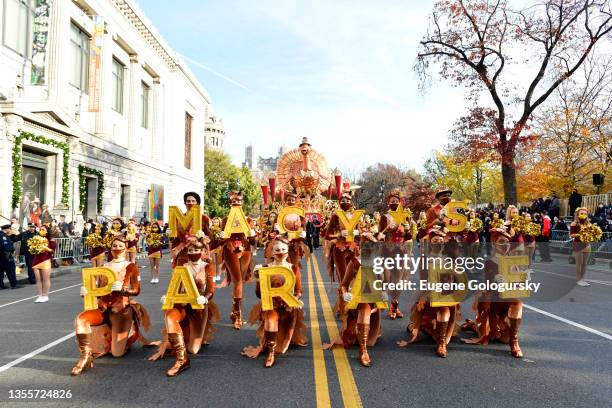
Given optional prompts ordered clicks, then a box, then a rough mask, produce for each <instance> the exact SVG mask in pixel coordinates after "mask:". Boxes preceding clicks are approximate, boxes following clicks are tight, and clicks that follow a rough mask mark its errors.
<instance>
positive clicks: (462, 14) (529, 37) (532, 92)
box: [416, 0, 612, 203]
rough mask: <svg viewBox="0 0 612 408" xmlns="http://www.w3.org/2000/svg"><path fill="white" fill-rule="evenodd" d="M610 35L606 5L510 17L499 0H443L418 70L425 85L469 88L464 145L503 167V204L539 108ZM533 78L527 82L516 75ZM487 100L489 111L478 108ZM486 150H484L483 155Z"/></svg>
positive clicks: (567, 4)
mask: <svg viewBox="0 0 612 408" xmlns="http://www.w3.org/2000/svg"><path fill="white" fill-rule="evenodd" d="M611 30H612V11H611V6H610V2H609V0H578V1H567V0H547V1H542V2H539V3H537V4H535V5H533V6H530V7H527V8H525V9H522V10H514V9H512V7H510V6H509V5H508V3H507V1H502V0H485V1H483V0H471V1H468V0H465V1H464V0H441V1H439V2H438V3H436V5H435V6H434V11H433V14H432V18H431V24H430V28H429V30H428V32H427V34H426V35H425V37H424V38H423V40H422V41H421V43H420V44H421V49H420V52H419V54H418V60H417V65H416V69H417V72H418V73H420V74H421V78H422V80H423V82H422V83H423V84H426V83H427V79H428V76H427V71H428V68H429V65H430V63H435V64H437V66H438V67H439V71H438V74H439V75H440V76H441V77H443V78H445V79H448V80H450V81H452V82H453V83H454V84H455V85H457V86H465V87H467V89H468V98H469V100H471V101H472V103H473V104H474V106H473V108H472V109H471V110H470V114H469V115H468V116H467V117H466V118H464V119H465V122H466V125H469V126H470V127H468V128H466V132H465V133H464V134H463V143H461V144H463V145H470V144H472V145H473V146H475V147H479V148H481V149H484V148H485V147H486V148H488V149H489V150H493V151H495V152H496V154H497V155H498V157H499V159H500V161H501V172H502V178H503V182H504V198H505V201H506V203H516V202H517V189H516V164H515V158H516V153H517V149H518V146H519V144H520V143H522V142H523V141H525V140H528V139H529V138H530V137H531V136H533V135H526V134H525V133H527V132H525V130H526V129H527V128H528V123H529V121H530V119H531V118H532V115H533V114H534V112H535V111H536V109H537V108H538V107H539V106H540V105H542V104H543V103H544V102H545V101H546V100H547V99H548V98H549V97H550V96H551V94H552V93H553V92H554V91H555V90H556V89H557V88H558V87H559V86H560V85H561V84H562V83H563V82H564V81H566V80H567V79H568V78H570V77H571V76H572V75H573V74H574V73H575V72H576V71H577V70H578V69H579V68H580V66H581V65H582V64H583V63H584V61H585V60H586V58H587V57H588V56H589V55H590V54H591V52H592V51H593V49H594V48H595V46H596V44H597V43H598V42H600V40H601V39H602V38H606V37H607V36H608V35H609V33H610V31H611ZM510 67H513V68H514V69H518V70H519V71H523V72H525V71H529V70H530V68H532V67H536V72H535V74H534V75H532V76H531V77H530V78H529V80H528V81H527V83H525V84H520V83H517V82H516V81H515V78H516V76H515V75H513V74H516V71H514V72H513V71H512V68H510ZM481 93H484V94H486V95H488V96H489V97H490V101H491V102H492V106H493V107H492V108H489V107H483V106H479V105H478V103H479V96H480V95H481ZM483 151H484V150H483Z"/></svg>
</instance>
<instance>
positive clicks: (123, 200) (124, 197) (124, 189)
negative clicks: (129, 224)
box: [119, 184, 131, 217]
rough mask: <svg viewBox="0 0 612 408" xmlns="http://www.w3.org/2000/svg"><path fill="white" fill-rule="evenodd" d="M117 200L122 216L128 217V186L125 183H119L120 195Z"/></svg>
mask: <svg viewBox="0 0 612 408" xmlns="http://www.w3.org/2000/svg"><path fill="white" fill-rule="evenodd" d="M119 200H120V202H119V209H120V210H121V216H122V217H129V216H130V215H131V214H130V186H128V185H127V184H122V185H121V197H120V199H119Z"/></svg>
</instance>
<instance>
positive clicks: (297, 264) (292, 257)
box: [285, 191, 306, 299]
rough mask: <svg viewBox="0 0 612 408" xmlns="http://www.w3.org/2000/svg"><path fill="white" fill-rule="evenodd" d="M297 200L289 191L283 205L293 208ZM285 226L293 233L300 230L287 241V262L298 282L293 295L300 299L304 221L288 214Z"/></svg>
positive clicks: (299, 217) (304, 234)
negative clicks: (299, 230) (298, 233)
mask: <svg viewBox="0 0 612 408" xmlns="http://www.w3.org/2000/svg"><path fill="white" fill-rule="evenodd" d="M297 198H298V196H297V194H296V193H294V192H291V191H290V192H288V193H286V194H285V205H286V206H295V205H296V204H297ZM285 224H288V226H290V227H291V230H293V231H297V230H298V229H300V228H301V229H302V231H301V232H300V235H299V236H298V237H296V238H293V239H290V240H289V262H290V263H291V268H292V269H293V273H294V274H295V276H296V277H297V278H298V279H297V282H299V286H298V285H296V287H295V295H296V296H297V297H298V299H299V298H301V297H302V278H301V276H302V258H303V257H304V254H305V253H306V246H305V244H304V239H305V238H306V231H305V230H304V228H305V226H306V219H305V218H304V217H301V216H298V215H297V214H289V215H287V216H286V217H285Z"/></svg>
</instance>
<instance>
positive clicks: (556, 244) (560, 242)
mask: <svg viewBox="0 0 612 408" xmlns="http://www.w3.org/2000/svg"><path fill="white" fill-rule="evenodd" d="M549 246H550V248H551V249H555V250H557V251H560V252H562V253H565V254H570V253H571V252H572V240H571V238H570V233H569V231H564V230H552V231H551V232H550V239H549Z"/></svg>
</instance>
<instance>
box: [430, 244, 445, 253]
mask: <svg viewBox="0 0 612 408" xmlns="http://www.w3.org/2000/svg"><path fill="white" fill-rule="evenodd" d="M429 249H430V250H431V253H434V254H438V253H440V252H442V244H430V245H429Z"/></svg>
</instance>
